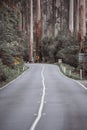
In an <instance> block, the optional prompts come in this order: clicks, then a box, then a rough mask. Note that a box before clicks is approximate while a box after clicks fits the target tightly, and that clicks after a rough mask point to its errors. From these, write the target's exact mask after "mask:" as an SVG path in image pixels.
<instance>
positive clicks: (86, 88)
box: [58, 67, 87, 90]
mask: <svg viewBox="0 0 87 130" xmlns="http://www.w3.org/2000/svg"><path fill="white" fill-rule="evenodd" d="M58 68H59V67H58ZM58 71H59V73H60V74H61V75H62V76H63V77H66V78H68V79H70V80H73V81H74V82H76V83H78V84H79V85H80V86H81V87H83V88H84V89H85V90H87V87H85V86H84V85H83V84H82V83H80V81H76V80H75V79H71V78H69V77H67V76H66V75H64V74H63V73H62V72H61V71H60V69H58Z"/></svg>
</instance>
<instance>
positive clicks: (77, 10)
mask: <svg viewBox="0 0 87 130" xmlns="http://www.w3.org/2000/svg"><path fill="white" fill-rule="evenodd" d="M75 33H76V37H78V34H79V0H76V9H75Z"/></svg>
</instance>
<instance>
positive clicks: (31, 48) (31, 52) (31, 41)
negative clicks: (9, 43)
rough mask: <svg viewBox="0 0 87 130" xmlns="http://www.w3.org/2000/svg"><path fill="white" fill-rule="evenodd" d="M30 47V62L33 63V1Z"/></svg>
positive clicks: (31, 7)
mask: <svg viewBox="0 0 87 130" xmlns="http://www.w3.org/2000/svg"><path fill="white" fill-rule="evenodd" d="M30 5H31V6H30V12H31V16H30V45H29V61H30V62H33V0H31V4H30Z"/></svg>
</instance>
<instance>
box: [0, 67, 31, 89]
mask: <svg viewBox="0 0 87 130" xmlns="http://www.w3.org/2000/svg"><path fill="white" fill-rule="evenodd" d="M28 70H30V68H29V69H27V70H25V71H24V72H23V73H22V74H20V75H19V76H18V77H16V78H15V79H13V80H12V81H10V82H9V83H7V84H6V85H4V86H2V87H1V88H0V90H2V89H4V88H6V87H9V85H11V84H12V83H14V82H15V81H16V80H17V79H19V78H21V76H23V75H24V74H25V73H26V72H27V71H28Z"/></svg>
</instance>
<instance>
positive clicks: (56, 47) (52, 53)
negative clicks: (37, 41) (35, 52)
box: [41, 31, 79, 67]
mask: <svg viewBox="0 0 87 130" xmlns="http://www.w3.org/2000/svg"><path fill="white" fill-rule="evenodd" d="M78 52H79V44H78V41H77V39H76V38H75V37H74V36H72V35H70V33H68V32H66V31H60V32H59V34H58V36H57V37H55V38H48V37H45V38H44V39H43V40H42V44H41V53H42V56H43V57H44V58H45V59H46V58H47V59H48V61H54V62H56V61H57V59H59V58H62V59H63V61H64V62H66V63H67V64H70V65H72V66H74V67H77V66H78ZM71 59H72V60H71Z"/></svg>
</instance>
